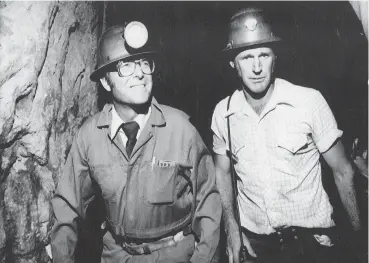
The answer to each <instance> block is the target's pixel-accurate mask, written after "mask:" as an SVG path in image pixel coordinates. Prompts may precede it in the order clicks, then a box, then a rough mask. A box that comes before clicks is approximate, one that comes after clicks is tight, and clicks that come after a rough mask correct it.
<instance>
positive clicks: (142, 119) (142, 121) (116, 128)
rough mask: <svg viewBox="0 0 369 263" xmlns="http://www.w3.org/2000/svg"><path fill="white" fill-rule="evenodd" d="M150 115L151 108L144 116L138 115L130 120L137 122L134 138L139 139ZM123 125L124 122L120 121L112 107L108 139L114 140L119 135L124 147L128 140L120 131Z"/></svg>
mask: <svg viewBox="0 0 369 263" xmlns="http://www.w3.org/2000/svg"><path fill="white" fill-rule="evenodd" d="M150 114H151V106H150V107H149V110H148V112H147V113H146V114H138V115H137V116H136V118H134V119H133V120H132V121H135V122H137V124H138V126H139V129H138V132H137V135H136V138H139V137H140V135H141V132H142V130H143V127H145V125H146V122H147V121H148V119H149V117H150ZM123 123H125V121H124V120H122V118H121V117H120V116H119V114H118V112H117V111H116V110H115V107H114V106H112V110H111V129H110V137H111V138H113V139H114V137H115V136H116V135H117V134H119V136H120V138H121V139H122V142H123V144H124V145H126V143H127V141H128V138H127V135H126V134H125V133H124V131H123V130H122V129H121V126H122V124H123Z"/></svg>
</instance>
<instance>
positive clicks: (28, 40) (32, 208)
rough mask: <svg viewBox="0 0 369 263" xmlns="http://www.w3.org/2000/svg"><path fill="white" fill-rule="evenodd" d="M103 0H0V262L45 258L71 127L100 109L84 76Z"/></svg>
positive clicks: (98, 29)
mask: <svg viewBox="0 0 369 263" xmlns="http://www.w3.org/2000/svg"><path fill="white" fill-rule="evenodd" d="M104 10H105V8H104V4H103V3H102V2H73V1H71V2H56V1H50V2H44V1H40V2H29V1H24V2H0V262H6V263H13V262H16V263H25V262H27V263H31V262H32V263H33V262H37V263H40V262H41V263H43V262H50V259H49V257H48V256H47V253H46V252H45V245H47V244H48V243H49V232H50V229H51V227H52V210H51V207H50V197H51V196H52V194H53V191H54V189H55V185H56V182H57V180H58V177H59V174H60V169H61V167H62V165H63V163H64V161H65V159H66V156H67V154H68V151H69V147H70V145H71V141H72V138H73V136H74V134H75V132H76V130H77V129H78V128H79V127H80V126H81V124H82V123H83V121H84V120H85V119H86V118H87V117H88V116H90V115H92V114H93V113H95V112H96V111H97V97H96V95H97V85H96V84H95V83H93V82H91V81H90V80H89V75H90V73H91V72H92V71H93V69H94V67H95V65H96V56H95V53H96V52H95V50H96V46H97V40H98V36H99V35H100V34H101V31H102V27H103V25H104V23H103V22H102V21H103V20H104Z"/></svg>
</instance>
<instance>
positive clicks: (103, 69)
mask: <svg viewBox="0 0 369 263" xmlns="http://www.w3.org/2000/svg"><path fill="white" fill-rule="evenodd" d="M158 54H159V52H157V51H143V52H140V53H136V54H132V55H129V56H127V55H123V56H121V57H118V58H116V59H113V60H111V61H109V63H106V64H104V65H101V66H100V67H99V68H98V69H96V70H95V71H94V72H92V73H91V75H90V80H91V81H94V82H97V81H99V80H100V78H102V77H103V74H104V73H106V70H107V69H108V67H109V66H111V65H112V64H114V63H117V62H118V61H120V60H123V61H124V60H128V59H134V58H137V57H144V56H146V55H148V56H157V55H158Z"/></svg>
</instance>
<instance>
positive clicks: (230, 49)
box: [221, 37, 282, 58]
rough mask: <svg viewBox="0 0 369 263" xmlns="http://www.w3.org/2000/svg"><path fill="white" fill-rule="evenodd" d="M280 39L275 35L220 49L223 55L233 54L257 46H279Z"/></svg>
mask: <svg viewBox="0 0 369 263" xmlns="http://www.w3.org/2000/svg"><path fill="white" fill-rule="evenodd" d="M281 42H282V40H281V39H280V38H278V37H275V38H273V39H269V40H268V41H265V40H263V41H257V42H251V43H245V44H241V45H235V46H232V47H228V46H227V47H226V48H224V49H222V50H221V54H222V55H223V56H225V57H227V58H228V57H230V56H234V55H235V54H236V53H239V52H241V51H244V50H247V49H253V48H258V47H271V48H275V47H280V43H281Z"/></svg>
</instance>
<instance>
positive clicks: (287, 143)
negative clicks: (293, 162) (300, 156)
mask: <svg viewBox="0 0 369 263" xmlns="http://www.w3.org/2000/svg"><path fill="white" fill-rule="evenodd" d="M307 143H308V139H307V136H306V134H288V135H286V136H283V137H281V138H279V139H278V147H281V148H284V149H286V150H288V151H289V152H291V153H293V154H295V153H297V152H298V151H299V150H300V149H301V148H304V147H305V146H306V145H307Z"/></svg>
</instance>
